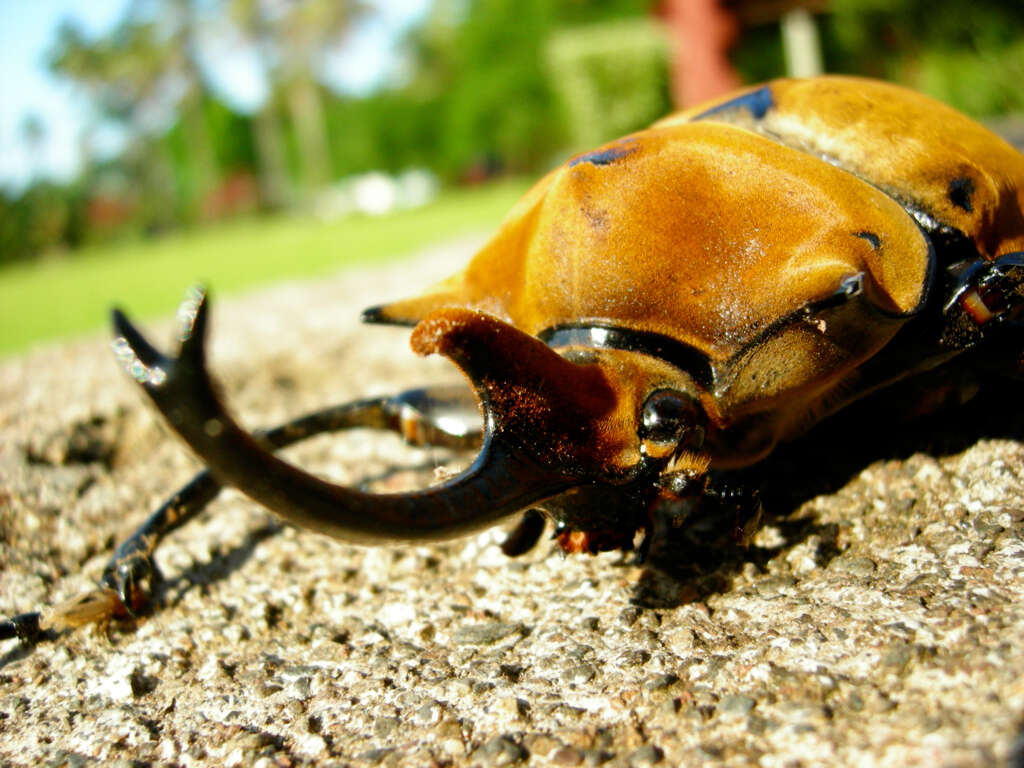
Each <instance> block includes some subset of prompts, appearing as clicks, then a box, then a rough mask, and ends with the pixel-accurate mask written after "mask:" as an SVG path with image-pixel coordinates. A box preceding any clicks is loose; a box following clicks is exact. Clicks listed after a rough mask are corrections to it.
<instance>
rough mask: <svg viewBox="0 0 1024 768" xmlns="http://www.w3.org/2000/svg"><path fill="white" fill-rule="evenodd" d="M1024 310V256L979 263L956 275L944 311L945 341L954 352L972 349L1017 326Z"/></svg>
mask: <svg viewBox="0 0 1024 768" xmlns="http://www.w3.org/2000/svg"><path fill="white" fill-rule="evenodd" d="M1022 308H1024V252H1016V253H1008V254H1005V255H1003V256H1000V257H999V258H998V259H995V260H993V261H976V262H973V263H972V264H970V265H969V266H967V267H966V268H965V269H963V270H962V271H961V272H960V273H959V274H958V275H956V277H955V279H954V282H953V285H952V288H951V290H950V293H949V298H948V299H947V301H946V304H945V306H944V307H943V314H944V316H945V332H944V333H943V337H942V341H943V343H944V344H945V346H947V347H952V348H954V349H970V348H972V347H975V346H977V345H978V344H980V343H981V342H982V341H988V340H989V339H991V338H992V337H994V336H1005V334H1003V333H1002V327H1003V326H1005V325H1006V324H1008V323H1010V324H1016V321H1017V319H1018V316H1019V315H1020V312H1021V310H1022Z"/></svg>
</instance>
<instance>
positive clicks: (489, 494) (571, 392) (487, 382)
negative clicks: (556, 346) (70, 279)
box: [113, 291, 611, 542]
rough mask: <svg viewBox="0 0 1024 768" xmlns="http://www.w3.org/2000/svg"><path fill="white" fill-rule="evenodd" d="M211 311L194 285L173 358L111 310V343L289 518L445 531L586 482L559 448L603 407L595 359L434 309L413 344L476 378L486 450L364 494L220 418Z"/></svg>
mask: <svg viewBox="0 0 1024 768" xmlns="http://www.w3.org/2000/svg"><path fill="white" fill-rule="evenodd" d="M208 307H209V302H208V301H207V297H206V294H205V293H204V292H202V291H195V292H194V293H193V294H192V295H191V296H190V298H189V299H188V300H186V302H185V304H183V305H182V310H180V311H179V317H180V318H182V320H183V322H182V332H181V335H180V337H181V348H180V351H179V353H178V356H177V357H174V358H171V357H167V356H165V355H163V354H161V353H160V352H159V351H158V350H156V349H155V348H154V347H153V346H152V345H150V344H149V342H148V341H146V339H145V338H144V337H143V336H142V334H141V333H140V332H139V331H138V330H137V329H136V328H135V327H134V326H133V325H132V324H131V322H129V320H128V319H127V318H126V317H125V316H124V315H123V314H122V313H121V312H120V311H118V310H115V311H114V314H113V320H114V326H115V329H116V331H117V334H118V338H117V340H116V341H115V350H116V351H117V354H118V356H119V357H120V358H121V359H122V362H123V363H124V365H125V367H126V369H127V370H128V372H129V373H130V374H131V375H132V376H133V377H134V378H135V379H136V380H137V381H138V382H139V383H140V384H141V385H142V387H143V389H144V390H145V391H146V394H147V395H148V396H149V397H150V399H151V400H152V401H153V402H154V403H155V404H156V406H157V408H158V409H159V410H160V411H161V413H163V415H164V416H165V417H166V418H167V421H168V423H169V424H170V425H171V427H172V428H173V429H174V430H175V431H176V432H177V433H178V434H179V435H180V436H181V437H182V438H183V439H184V440H185V442H186V443H188V445H189V446H190V447H191V448H192V450H193V451H195V453H196V454H197V455H198V456H199V457H200V458H201V459H202V460H203V461H205V462H206V463H207V465H208V466H209V467H210V470H211V471H212V472H213V474H214V475H215V476H217V477H218V478H219V479H221V480H222V481H224V482H227V483H230V484H231V485H234V486H236V487H237V488H238V489H239V490H241V491H242V492H244V493H245V494H247V495H248V496H250V497H251V498H253V499H254V500H256V501H258V502H259V503H261V504H263V505H264V506H266V507H267V508H269V509H270V510H272V511H274V512H275V513H277V514H278V515H280V516H281V517H282V518H284V519H285V520H288V521H289V522H293V523H296V524H298V525H301V526H305V527H308V528H311V529H314V530H317V531H320V532H323V533H327V534H330V535H333V536H336V537H338V538H342V539H347V540H350V541H360V542H373V541H383V540H394V539H396V538H406V539H436V538H447V537H452V536H458V535H462V534H464V533H467V532H470V531H473V530H476V529H479V528H483V527H486V526H487V525H490V524H493V523H494V522H495V521H497V520H499V519H501V518H504V517H507V516H509V515H512V514H514V513H516V512H519V511H521V510H523V509H525V508H528V507H529V506H531V505H533V504H535V503H537V502H539V501H541V500H543V499H546V498H550V497H552V496H555V495H557V494H559V493H561V492H563V491H565V490H567V489H568V488H571V487H573V486H576V485H580V484H581V483H582V482H585V480H584V479H583V478H582V477H581V474H586V473H587V472H586V469H585V465H587V464H589V463H590V462H589V461H581V457H580V456H577V455H575V454H574V452H573V451H568V452H567V451H566V449H565V445H566V441H567V440H568V442H571V443H575V444H577V445H579V444H581V443H580V441H581V440H582V441H583V444H586V440H587V437H588V435H587V434H586V430H587V424H589V423H591V422H593V419H592V418H586V417H584V411H590V412H591V413H593V412H594V411H595V409H596V410H597V411H601V410H607V408H606V405H607V404H606V403H605V402H602V401H603V400H605V399H607V398H608V397H611V392H610V391H606V390H607V386H606V387H605V389H604V390H602V388H601V386H600V384H601V379H600V374H599V372H598V371H597V370H595V367H594V366H589V367H586V366H578V365H575V364H573V363H570V362H567V361H565V360H563V359H562V358H561V357H559V356H558V355H557V354H555V353H554V352H553V351H551V350H550V349H548V348H547V347H546V346H545V345H544V344H543V343H542V342H540V341H538V340H537V339H534V338H533V337H531V336H529V335H527V334H524V333H522V332H521V331H517V330H516V329H514V328H512V327H511V326H509V325H507V324H504V323H501V322H500V321H498V320H496V319H494V318H490V317H488V316H487V315H483V314H480V313H476V312H470V311H467V310H443V311H440V312H438V313H435V315H432V316H431V317H429V318H427V319H426V320H424V321H423V322H422V323H421V324H420V325H419V326H418V327H417V328H416V330H415V331H414V335H413V340H412V343H413V347H414V349H415V350H416V351H417V352H419V353H420V354H429V353H432V352H440V353H442V354H444V355H447V356H448V357H450V358H451V359H452V360H454V361H455V362H456V363H457V364H458V365H459V366H460V367H461V368H462V369H463V370H464V371H465V372H466V373H467V374H468V375H469V377H470V378H471V379H472V380H473V383H474V384H475V385H476V388H477V392H478V394H479V396H480V398H481V400H482V402H483V405H484V411H485V419H484V422H485V435H484V442H483V447H482V448H481V451H480V454H479V456H478V457H477V459H476V461H475V462H474V463H473V465H472V466H471V467H470V468H469V469H467V470H466V471H465V472H463V473H462V474H460V475H457V476H455V477H453V478H451V479H450V480H448V481H447V482H445V483H444V484H442V485H440V486H436V487H433V488H429V489H425V490H422V491H413V492H408V493H397V494H371V493H363V492H360V491H357V490H353V489H351V488H345V487H342V486H338V485H334V484H332V483H328V482H326V481H324V480H321V479H319V478H317V477H314V476H313V475H310V474H308V473H306V472H303V471H301V470H299V469H297V468H295V467H293V466H292V465H290V464H288V463H286V462H284V461H282V460H280V459H278V458H277V457H275V456H274V455H273V454H272V453H271V451H270V450H268V449H267V448H266V447H265V446H264V445H262V444H261V443H260V441H259V439H258V438H256V437H254V436H252V435H250V434H248V433H246V432H245V431H244V430H243V429H242V428H241V427H240V426H239V425H238V424H237V423H236V422H235V421H234V420H233V419H232V418H231V417H230V416H229V415H228V414H227V412H226V410H225V408H224V406H223V405H222V404H221V401H220V398H219V397H218V396H217V394H216V389H215V385H214V383H213V382H212V380H211V379H210V376H209V373H208V371H207V368H206V354H205V337H206V330H207V324H208ZM581 375H582V376H583V377H584V378H586V379H587V381H586V382H583V381H581V380H580V377H581ZM581 391H583V392H586V393H587V394H583V395H581ZM594 458H595V460H596V461H597V462H598V463H600V461H601V459H600V457H594Z"/></svg>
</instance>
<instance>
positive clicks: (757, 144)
mask: <svg viewBox="0 0 1024 768" xmlns="http://www.w3.org/2000/svg"><path fill="white" fill-rule="evenodd" d="M929 267H930V264H929V250H928V244H927V242H926V239H925V238H924V236H923V235H922V233H921V231H920V230H919V228H918V226H917V225H916V224H915V223H914V221H913V220H912V219H911V217H910V216H909V215H907V214H906V212H905V211H904V210H903V209H902V208H901V207H900V205H899V204H898V203H896V202H895V201H894V200H892V199H891V198H890V197H889V196H887V195H885V194H883V193H881V192H880V191H878V190H877V189H875V188H874V187H872V186H871V185H869V184H866V183H864V182H863V181H861V180H860V179H858V178H857V177H855V176H854V175H852V174H850V173H847V172H846V171H844V170H842V169H840V168H837V167H835V166H833V165H830V164H828V163H824V162H822V161H821V160H819V159H818V158H817V157H815V156H813V155H810V154H807V153H804V152H800V151H798V150H795V149H792V148H790V147H787V146H784V145H781V144H779V143H777V142H774V141H771V140H768V139H766V138H764V137H762V136H759V135H756V134H754V133H752V132H750V131H748V130H746V129H743V128H739V127H736V126H732V125H725V124H719V123H715V122H682V123H675V124H663V125H660V126H658V127H654V128H651V129H649V130H646V131H642V132H640V133H636V134H633V135H631V136H628V137H626V138H624V139H621V140H619V141H618V142H615V143H614V144H611V145H608V146H606V147H605V148H603V149H602V150H599V151H598V152H595V153H591V154H590V155H582V156H579V157H577V158H575V159H574V160H572V161H570V162H569V163H567V164H566V165H564V166H562V167H561V168H558V169H557V170H555V171H553V172H552V173H550V174H548V176H546V177H545V178H544V179H542V180H541V181H540V182H539V183H538V184H537V185H536V186H535V187H534V188H533V189H532V190H531V191H530V192H529V193H527V195H526V196H525V198H524V199H523V200H522V201H521V202H520V203H519V204H518V205H517V206H516V208H515V209H513V211H512V212H511V213H510V215H509V216H508V218H507V219H506V220H505V222H504V223H503V225H502V226H501V229H500V230H499V231H498V233H497V234H496V235H495V236H494V238H493V239H492V240H491V241H490V242H489V243H488V244H487V245H486V246H484V248H483V249H482V250H481V251H480V252H479V253H478V254H477V255H476V256H475V258H474V259H473V261H472V262H471V263H470V265H469V266H468V267H467V269H466V270H465V271H464V272H462V273H461V274H459V275H456V276H455V277H453V278H452V279H450V280H448V281H446V282H445V283H443V284H441V285H440V286H437V287H436V289H435V291H434V292H432V293H430V294H427V295H426V296H424V297H421V298H419V299H414V300H411V301H406V302H398V303H396V304H392V305H390V306H388V307H386V308H385V309H384V318H383V319H392V320H395V321H403V322H416V321H418V320H420V319H422V318H423V317H424V316H425V315H426V314H428V313H429V312H430V311H432V310H434V309H436V308H439V307H442V306H465V307H471V308H474V309H479V310H483V311H485V312H489V313H491V314H494V315H496V316H498V317H500V318H502V319H505V320H507V321H509V322H511V323H512V324H513V325H515V326H517V327H518V328H520V329H522V330H524V331H526V332H527V333H530V334H536V333H539V332H540V331H542V330H544V329H546V328H550V327H552V326H557V325H561V324H566V323H579V322H587V321H603V322H612V323H614V324H616V325H620V326H623V327H627V328H631V329H635V330H644V331H653V332H657V333H662V334H666V335H669V336H671V337H673V338H675V339H678V340H679V341H682V342H683V343H685V344H688V345H690V346H692V347H694V348H696V349H698V350H700V351H702V352H703V353H705V354H706V355H708V356H709V358H711V359H725V358H728V357H730V356H731V355H732V354H733V353H735V352H736V351H737V350H738V349H740V348H741V347H742V346H743V345H745V344H746V343H747V342H749V341H750V340H751V339H753V338H755V337H756V336H757V335H758V334H759V333H760V332H761V331H762V330H763V329H764V328H765V327H766V325H768V324H771V323H772V322H774V321H775V320H777V319H778V318H780V317H782V316H784V315H786V314H788V313H791V312H793V311H795V310H797V309H799V308H800V307H803V306H805V305H806V304H808V303H809V302H811V301H815V300H818V299H822V298H824V297H826V296H828V295H830V294H831V293H833V292H834V291H835V290H836V289H837V287H838V286H839V284H840V282H841V281H842V280H843V279H844V278H847V277H851V276H854V275H856V274H858V273H862V274H864V275H865V276H866V277H867V283H868V286H869V293H870V296H871V298H872V300H874V301H875V302H876V303H877V304H878V305H879V306H880V307H882V308H884V309H885V310H888V311H890V312H892V313H897V314H899V313H905V312H909V311H912V310H913V309H914V308H915V307H917V306H918V304H919V303H920V301H921V299H922V291H923V290H924V286H925V283H926V277H927V273H928V270H929Z"/></svg>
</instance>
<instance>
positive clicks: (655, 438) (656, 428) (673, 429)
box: [640, 389, 704, 458]
mask: <svg viewBox="0 0 1024 768" xmlns="http://www.w3.org/2000/svg"><path fill="white" fill-rule="evenodd" d="M640 439H641V440H642V441H643V450H644V453H645V454H647V455H648V456H651V457H653V458H665V457H667V456H671V455H672V454H673V453H675V452H676V451H677V450H678V449H681V448H692V449H698V448H700V447H701V445H703V443H704V414H703V412H702V410H701V408H700V405H699V404H698V403H697V401H696V400H694V399H693V398H692V397H690V396H689V395H687V394H684V393H682V392H676V391H675V390H672V389H659V390H658V391H656V392H653V393H652V394H651V395H650V396H649V397H648V398H647V401H646V402H645V403H644V406H643V408H642V409H641V411H640Z"/></svg>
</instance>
